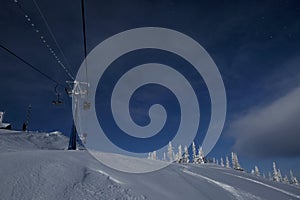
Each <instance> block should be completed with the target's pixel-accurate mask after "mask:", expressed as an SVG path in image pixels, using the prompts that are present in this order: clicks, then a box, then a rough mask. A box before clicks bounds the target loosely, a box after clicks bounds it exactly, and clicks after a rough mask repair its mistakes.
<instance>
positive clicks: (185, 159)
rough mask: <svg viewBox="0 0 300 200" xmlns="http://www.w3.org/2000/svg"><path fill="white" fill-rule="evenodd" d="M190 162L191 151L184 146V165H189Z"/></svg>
mask: <svg viewBox="0 0 300 200" xmlns="http://www.w3.org/2000/svg"><path fill="white" fill-rule="evenodd" d="M189 162H190V159H189V151H188V148H187V146H184V154H183V163H189Z"/></svg>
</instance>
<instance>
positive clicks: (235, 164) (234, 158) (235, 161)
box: [231, 152, 242, 170]
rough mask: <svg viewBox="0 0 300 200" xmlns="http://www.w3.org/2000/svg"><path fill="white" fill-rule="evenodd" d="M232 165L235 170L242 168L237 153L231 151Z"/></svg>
mask: <svg viewBox="0 0 300 200" xmlns="http://www.w3.org/2000/svg"><path fill="white" fill-rule="evenodd" d="M231 161H232V167H233V169H235V170H242V168H241V165H240V163H239V160H238V157H237V154H236V153H233V152H231Z"/></svg>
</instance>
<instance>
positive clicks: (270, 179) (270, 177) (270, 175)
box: [268, 172, 273, 181]
mask: <svg viewBox="0 0 300 200" xmlns="http://www.w3.org/2000/svg"><path fill="white" fill-rule="evenodd" d="M268 176H269V181H272V180H273V177H272V174H271V172H268Z"/></svg>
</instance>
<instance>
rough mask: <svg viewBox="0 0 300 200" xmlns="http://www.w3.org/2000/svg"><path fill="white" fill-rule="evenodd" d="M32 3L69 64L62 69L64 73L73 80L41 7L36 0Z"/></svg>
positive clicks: (58, 46)
mask: <svg viewBox="0 0 300 200" xmlns="http://www.w3.org/2000/svg"><path fill="white" fill-rule="evenodd" d="M33 3H34V5H35V7H36V8H37V10H38V11H39V14H40V15H41V17H42V19H43V21H44V23H45V25H46V27H47V29H48V31H49V33H50V35H51V37H52V39H53V41H54V42H55V44H56V46H57V48H58V50H59V52H60V53H61V55H62V57H63V59H64V60H65V62H66V63H67V65H68V66H69V69H64V70H65V71H66V73H67V74H68V76H69V77H70V78H71V79H72V80H74V76H73V75H72V73H71V72H70V69H71V67H70V66H71V65H70V63H69V62H68V60H67V58H66V56H65V54H64V53H63V51H62V49H61V48H60V45H59V44H58V42H57V40H56V38H55V36H54V34H53V31H52V30H51V28H50V26H49V24H48V22H47V20H46V17H45V16H44V14H43V12H42V10H41V8H40V7H39V5H38V4H37V2H36V1H35V0H33Z"/></svg>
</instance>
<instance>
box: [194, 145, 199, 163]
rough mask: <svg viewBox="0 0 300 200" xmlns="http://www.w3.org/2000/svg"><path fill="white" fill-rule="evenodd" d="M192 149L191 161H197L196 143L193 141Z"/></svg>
mask: <svg viewBox="0 0 300 200" xmlns="http://www.w3.org/2000/svg"><path fill="white" fill-rule="evenodd" d="M192 151H193V161H192V162H193V163H198V161H199V159H198V156H197V150H196V145H195V142H193V143H192Z"/></svg>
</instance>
